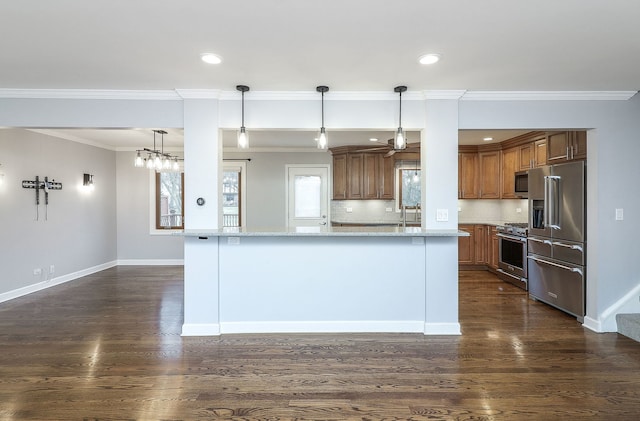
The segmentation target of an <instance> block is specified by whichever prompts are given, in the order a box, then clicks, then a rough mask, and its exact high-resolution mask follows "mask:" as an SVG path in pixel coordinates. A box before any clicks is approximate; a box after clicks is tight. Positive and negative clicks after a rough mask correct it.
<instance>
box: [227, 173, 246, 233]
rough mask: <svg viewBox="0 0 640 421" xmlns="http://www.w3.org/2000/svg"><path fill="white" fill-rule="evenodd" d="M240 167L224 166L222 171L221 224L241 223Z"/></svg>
mask: <svg viewBox="0 0 640 421" xmlns="http://www.w3.org/2000/svg"><path fill="white" fill-rule="evenodd" d="M241 177H242V171H241V168H237V169H236V168H225V169H224V171H223V172H222V226H223V227H239V226H240V225H241V223H240V221H241V220H242V218H241V216H242V215H241V209H242V207H241V203H240V202H241V200H242V195H241V192H240V190H241V184H240V183H241Z"/></svg>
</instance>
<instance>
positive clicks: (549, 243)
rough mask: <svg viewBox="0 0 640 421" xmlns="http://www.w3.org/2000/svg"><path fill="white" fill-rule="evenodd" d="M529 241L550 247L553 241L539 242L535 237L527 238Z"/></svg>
mask: <svg viewBox="0 0 640 421" xmlns="http://www.w3.org/2000/svg"><path fill="white" fill-rule="evenodd" d="M496 235H497V234H496ZM527 239H528V240H529V241H535V242H536V243H543V244H548V245H551V244H552V243H551V241H549V240H538V239H537V238H533V237H527Z"/></svg>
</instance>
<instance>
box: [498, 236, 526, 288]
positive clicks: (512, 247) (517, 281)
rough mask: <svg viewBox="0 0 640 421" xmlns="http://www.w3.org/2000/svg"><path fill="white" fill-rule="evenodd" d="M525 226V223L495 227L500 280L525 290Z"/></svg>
mask: <svg viewBox="0 0 640 421" xmlns="http://www.w3.org/2000/svg"><path fill="white" fill-rule="evenodd" d="M525 226H526V224H506V225H499V226H498V227H497V231H498V233H497V236H498V239H499V241H498V243H499V254H498V273H499V274H500V278H501V279H502V280H504V281H507V282H509V283H512V284H514V285H515V286H517V287H519V288H522V289H524V290H527V228H526V227H525Z"/></svg>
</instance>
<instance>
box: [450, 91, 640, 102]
mask: <svg viewBox="0 0 640 421" xmlns="http://www.w3.org/2000/svg"><path fill="white" fill-rule="evenodd" d="M636 93H637V91H468V92H467V93H465V94H464V95H463V96H462V98H460V99H461V100H463V101H626V100H628V99H630V98H631V97H633V96H634V95H635V94H636Z"/></svg>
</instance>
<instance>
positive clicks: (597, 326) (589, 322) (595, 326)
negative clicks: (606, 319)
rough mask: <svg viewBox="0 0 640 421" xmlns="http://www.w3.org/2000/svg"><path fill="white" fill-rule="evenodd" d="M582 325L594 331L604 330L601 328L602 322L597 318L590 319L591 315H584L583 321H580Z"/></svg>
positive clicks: (601, 331)
mask: <svg viewBox="0 0 640 421" xmlns="http://www.w3.org/2000/svg"><path fill="white" fill-rule="evenodd" d="M582 326H584V327H586V328H587V329H590V330H593V331H594V332H597V333H603V332H604V331H603V330H602V323H600V321H599V320H596V319H592V318H591V317H585V318H584V321H583V322H582Z"/></svg>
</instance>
